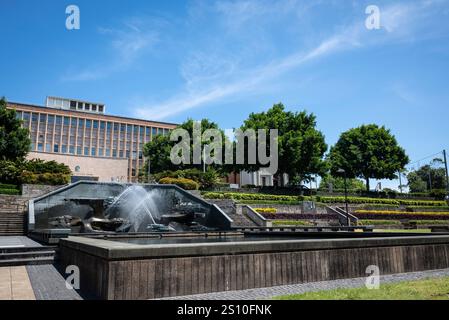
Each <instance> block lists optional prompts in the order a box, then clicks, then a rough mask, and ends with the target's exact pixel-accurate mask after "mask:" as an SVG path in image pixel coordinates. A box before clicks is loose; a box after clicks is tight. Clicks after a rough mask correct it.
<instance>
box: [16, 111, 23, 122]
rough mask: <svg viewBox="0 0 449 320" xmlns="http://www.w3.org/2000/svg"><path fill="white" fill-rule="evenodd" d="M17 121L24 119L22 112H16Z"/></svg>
mask: <svg viewBox="0 0 449 320" xmlns="http://www.w3.org/2000/svg"><path fill="white" fill-rule="evenodd" d="M16 119H19V120H21V119H22V111H16Z"/></svg>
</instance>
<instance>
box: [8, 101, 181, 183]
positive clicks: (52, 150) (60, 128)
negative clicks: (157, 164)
mask: <svg viewBox="0 0 449 320" xmlns="http://www.w3.org/2000/svg"><path fill="white" fill-rule="evenodd" d="M8 108H11V109H15V110H16V112H17V117H19V118H20V119H22V120H23V126H24V127H26V128H28V129H29V130H30V139H31V143H32V144H31V152H30V153H29V155H28V157H29V158H39V159H43V160H55V161H58V162H62V163H65V164H67V165H68V166H69V167H70V169H71V170H72V172H73V180H80V179H91V180H98V181H122V182H135V181H136V180H137V177H138V175H139V170H141V168H142V167H143V165H144V163H145V159H144V156H143V145H144V144H145V143H146V142H149V141H150V140H151V139H152V138H153V137H154V136H156V135H159V134H164V135H166V134H169V131H170V130H171V129H173V128H175V127H176V124H173V123H165V122H156V121H147V120H141V119H132V118H126V117H120V116H112V115H107V114H105V109H106V107H105V105H104V104H102V103H92V102H87V101H80V100H73V99H64V98H57V97H48V98H47V100H46V105H45V106H36V105H30V104H23V103H14V102H11V103H8Z"/></svg>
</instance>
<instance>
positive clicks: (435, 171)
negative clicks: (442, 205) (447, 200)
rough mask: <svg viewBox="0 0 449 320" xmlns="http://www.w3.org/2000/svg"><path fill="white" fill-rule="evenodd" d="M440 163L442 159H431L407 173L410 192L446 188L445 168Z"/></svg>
mask: <svg viewBox="0 0 449 320" xmlns="http://www.w3.org/2000/svg"><path fill="white" fill-rule="evenodd" d="M438 164H440V165H442V160H440V159H438V160H437V161H435V160H434V161H432V164H427V165H424V166H422V167H420V168H419V169H417V170H414V171H411V172H409V173H408V174H407V180H408V186H409V188H410V192H426V191H430V190H437V189H440V190H442V189H446V170H445V169H444V167H437V166H438Z"/></svg>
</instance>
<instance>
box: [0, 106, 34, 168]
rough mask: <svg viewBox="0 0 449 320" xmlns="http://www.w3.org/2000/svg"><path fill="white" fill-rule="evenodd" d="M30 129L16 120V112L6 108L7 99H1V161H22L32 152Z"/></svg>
mask: <svg viewBox="0 0 449 320" xmlns="http://www.w3.org/2000/svg"><path fill="white" fill-rule="evenodd" d="M28 135H29V132H28V129H25V128H22V121H21V120H19V119H17V118H16V111H15V110H12V109H7V108H6V100H5V98H1V99H0V159H1V160H11V161H16V160H22V159H24V158H25V156H26V155H27V153H28V151H29V150H30V144H31V141H30V139H29V137H28Z"/></svg>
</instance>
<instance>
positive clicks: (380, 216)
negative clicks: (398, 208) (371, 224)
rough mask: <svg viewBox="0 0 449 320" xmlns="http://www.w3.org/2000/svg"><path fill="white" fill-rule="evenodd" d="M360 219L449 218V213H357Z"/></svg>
mask: <svg viewBox="0 0 449 320" xmlns="http://www.w3.org/2000/svg"><path fill="white" fill-rule="evenodd" d="M354 216H356V217H357V218H358V219H363V220H378V219H381V220H405V219H408V220H412V219H413V220H449V214H416V213H395V214H382V213H355V214H354Z"/></svg>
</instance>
